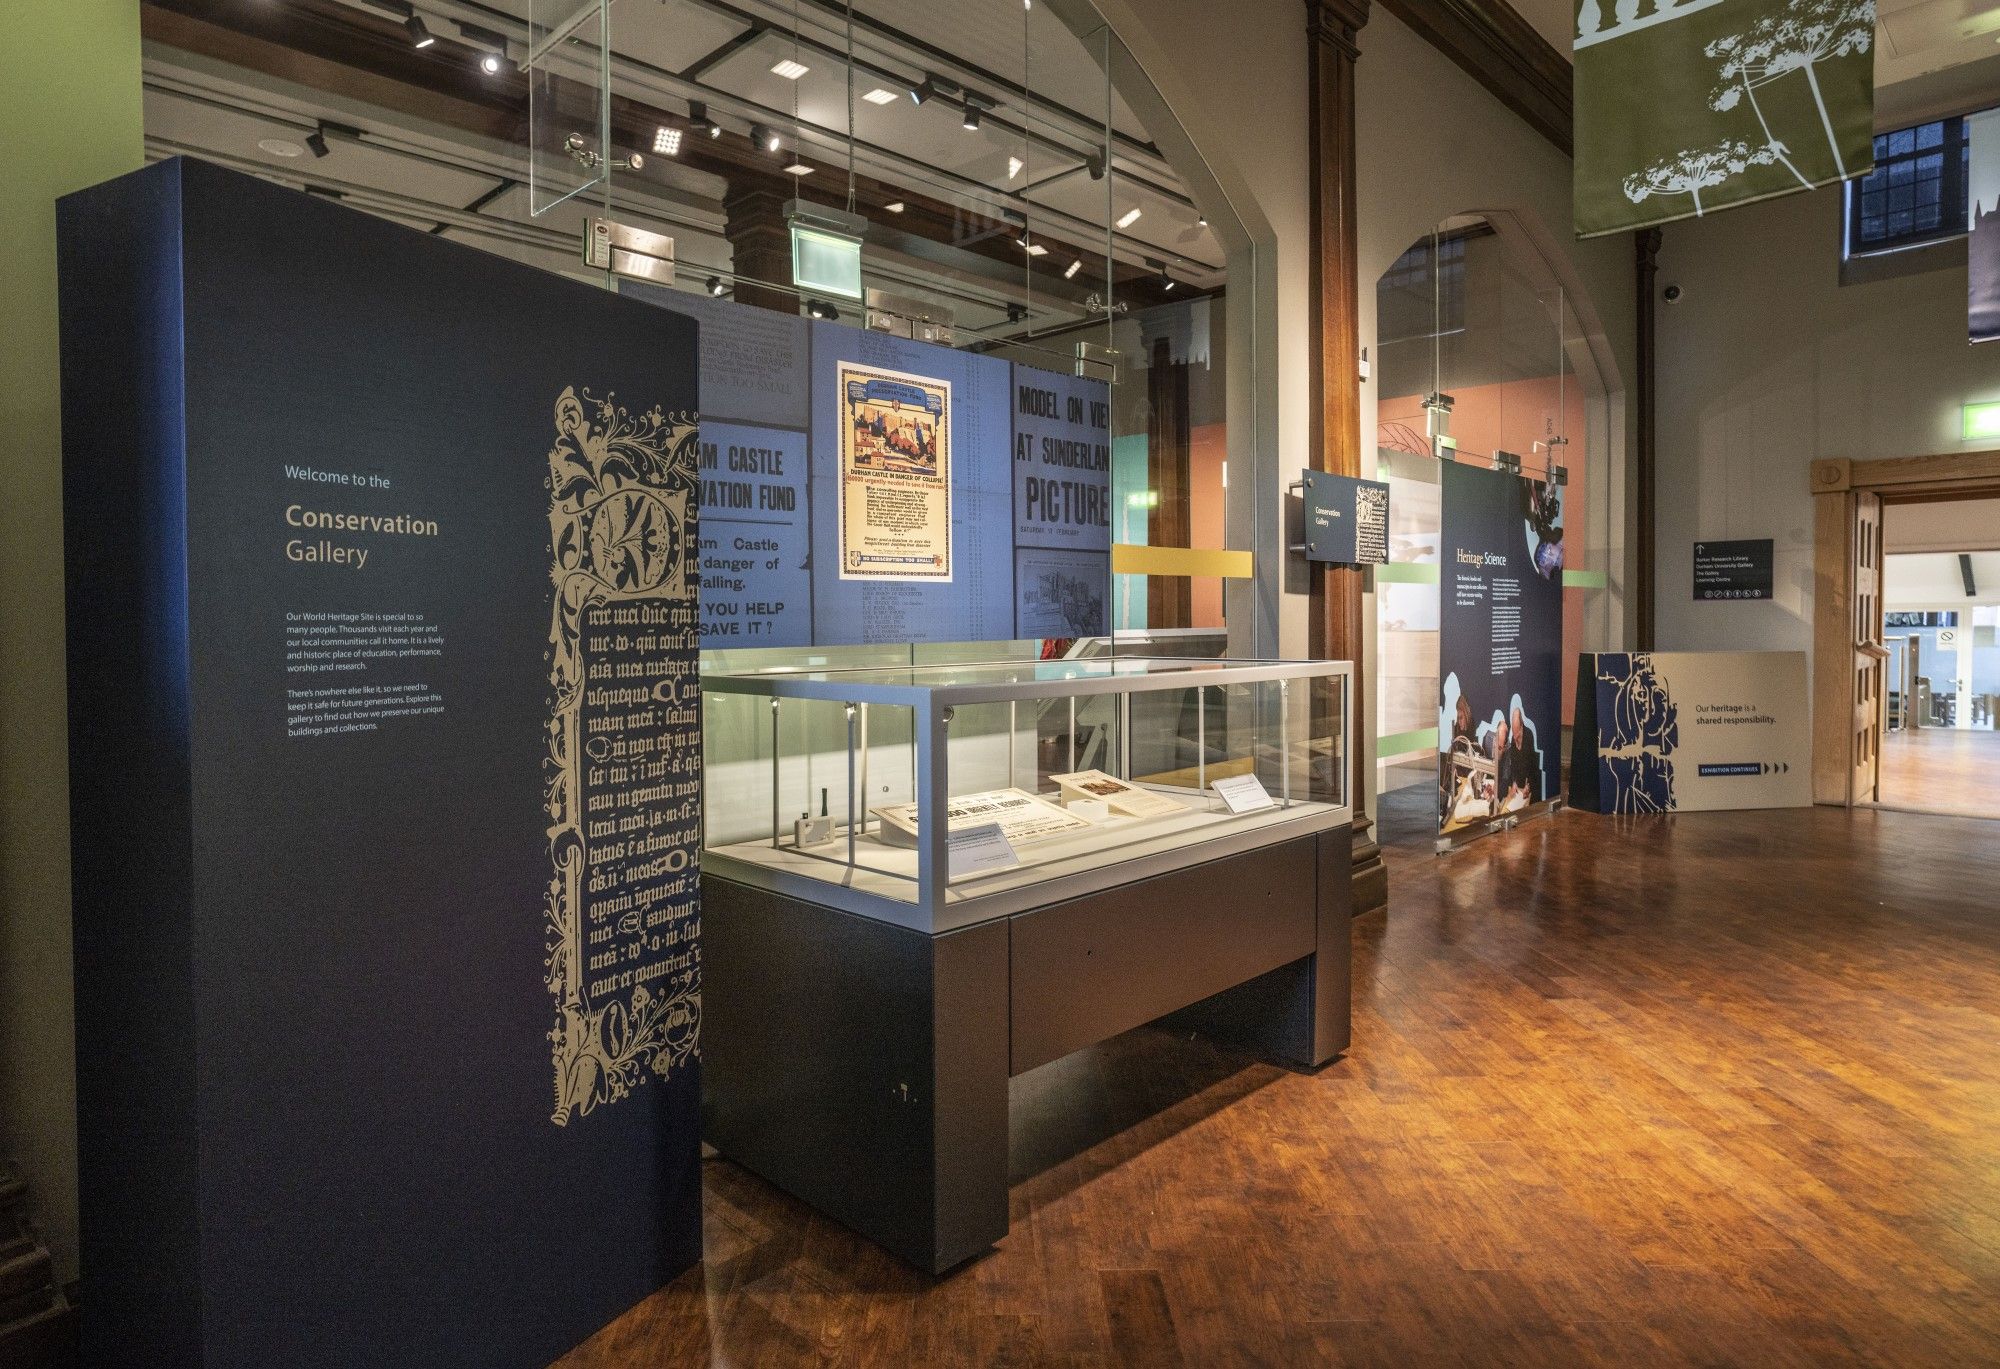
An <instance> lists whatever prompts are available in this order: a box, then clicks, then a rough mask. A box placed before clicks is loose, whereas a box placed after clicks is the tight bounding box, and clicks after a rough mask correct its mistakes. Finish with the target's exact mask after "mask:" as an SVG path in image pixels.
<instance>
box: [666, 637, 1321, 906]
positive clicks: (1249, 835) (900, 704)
mask: <svg viewBox="0 0 2000 1369" xmlns="http://www.w3.org/2000/svg"><path fill="white" fill-rule="evenodd" d="M1065 664H1070V663H1066V662H1060V661H1055V662H1027V661H1021V662H1005V661H1003V662H992V663H973V664H967V665H958V666H936V667H925V666H915V667H906V666H897V667H879V666H874V667H859V668H854V669H820V668H813V669H800V670H774V671H767V672H761V673H751V674H735V675H713V676H708V677H705V678H704V679H703V681H702V688H703V690H704V692H706V693H710V694H735V695H748V696H753V697H761V698H768V699H769V700H770V701H771V706H772V716H771V726H772V736H773V744H772V754H771V763H772V767H773V778H772V805H773V807H772V819H771V849H772V850H773V851H774V852H782V851H784V850H785V849H786V848H784V847H783V844H782V841H781V837H780V830H781V822H780V814H779V809H778V806H777V804H778V798H777V795H778V790H779V784H778V780H777V775H776V771H777V767H778V765H779V762H780V750H781V749H780V747H779V745H778V743H777V733H778V727H779V711H780V709H781V707H782V704H783V703H784V701H786V700H799V701H815V702H819V703H831V704H838V705H843V706H845V707H846V708H847V710H848V734H849V743H848V773H847V792H848V795H849V803H848V811H849V813H850V814H851V815H852V814H857V813H859V814H860V815H861V816H860V819H859V821H855V820H852V819H850V821H849V823H848V826H847V830H846V832H845V833H844V836H845V840H846V842H847V847H848V860H847V862H846V865H847V867H848V869H849V871H850V878H849V879H848V880H845V881H843V880H838V879H828V878H826V877H825V876H824V875H822V874H819V873H817V872H814V873H807V872H805V871H803V870H800V869H791V868H785V867H784V866H783V865H781V864H777V863H774V862H773V861H772V860H771V859H768V858H763V853H762V852H758V853H756V854H757V856H758V857H759V858H757V859H750V858H746V856H745V855H744V854H733V853H732V852H731V850H730V849H729V848H728V847H714V846H711V847H709V848H708V849H707V850H706V851H705V853H704V855H703V860H704V863H705V866H706V868H707V869H709V870H710V871H712V872H714V873H716V874H720V875H725V876H727V877H728V878H730V879H733V880H736V881H738V882H740V883H744V884H748V885H752V886H754V887H758V888H763V889H768V890H770V891H771V892H773V893H778V894H783V895H786V896H788V897H792V898H800V899H808V900H811V901H813V902H816V903H823V904H826V905H828V906H830V907H834V908H839V909H841V910H843V911H845V912H852V913H859V914H861V915H862V916H865V917H873V918H878V919H881V920H883V921H886V922H893V923H897V924H899V925H902V926H907V927H913V928H916V929H917V930H920V931H927V932H943V931H949V930H951V929H953V928H957V927H965V926H970V925H973V924H975V923H978V922H983V921H986V920H988V919H991V918H996V917H1006V916H1010V915H1012V914H1015V913H1019V912H1023V911H1026V910H1028V909H1032V908H1035V907H1039V906H1042V905H1045V904H1048V903H1052V902H1056V901H1059V900H1061V899H1065V898H1073V897H1076V896H1078V895H1080V894H1085V893H1091V892H1094V891H1098V890H1103V889H1108V888H1112V887H1115V886H1117V885H1121V884H1128V883H1131V882H1132V881H1134V880H1138V879H1145V878H1149V877H1152V876H1155V875H1160V874H1166V873H1169V872H1171V871H1173V870H1176V869H1180V868H1184V867H1186V866H1188V865H1193V864H1198V863H1200V862H1202V861H1206V860H1213V859H1215V858H1217V857H1220V856H1226V855H1234V854H1240V853H1243V852H1247V851H1252V850H1256V849H1258V848H1261V847H1264V846H1269V845H1271V844H1273V843H1275V842H1279V841H1283V840H1286V839H1288V838H1292V837H1299V836H1308V835H1312V834H1314V833H1317V832H1322V831H1327V830H1330V829H1332V828H1334V827H1337V826H1344V825H1347V824H1350V823H1351V822H1352V820H1353V799H1352V795H1351V794H1350V793H1348V792H1347V788H1346V777H1345V775H1344V774H1342V775H1341V776H1340V781H1341V785H1342V788H1341V795H1340V797H1341V801H1340V802H1339V803H1337V804H1336V803H1326V802H1295V801H1294V800H1293V799H1292V797H1291V795H1290V784H1289V777H1288V780H1287V783H1286V784H1285V785H1284V786H1283V788H1284V789H1285V791H1286V792H1285V793H1284V794H1281V795H1280V796H1279V800H1278V809H1277V810H1276V812H1274V813H1271V814H1268V815H1263V816H1260V817H1259V818H1258V819H1257V820H1255V821H1246V822H1237V823H1232V824H1230V825H1229V826H1227V827H1224V828H1219V829H1217V830H1214V831H1211V832H1205V833H1203V834H1202V835H1201V836H1200V837H1199V838H1198V839H1197V840H1193V841H1188V842H1174V841H1172V840H1169V839H1166V836H1170V835H1171V834H1165V835H1163V837H1162V839H1160V840H1157V841H1154V842H1152V843H1151V847H1152V849H1145V850H1141V851H1139V852H1137V853H1117V854H1114V856H1113V857H1112V858H1110V859H1107V860H1101V861H1099V860H1093V859H1092V858H1091V855H1090V853H1088V852H1079V853H1078V854H1077V855H1076V856H1074V857H1072V858H1070V859H1068V860H1065V861H1062V862H1056V863H1052V864H1050V865H1048V866H1046V867H1043V868H1045V869H1046V870H1047V873H1046V874H1045V875H1044V877H1042V878H1039V879H1035V880H1031V881H1028V882H1025V883H1019V884H1016V885H1014V886H1012V887H1007V888H1002V889H995V890H992V891H989V892H973V891H970V890H965V889H960V888H954V887H953V885H952V883H951V880H950V879H949V875H948V871H949V856H948V845H947V843H948V838H949V835H950V833H949V830H948V824H947V823H945V822H942V821H938V820H935V815H938V814H941V813H942V812H943V810H944V807H945V804H946V802H947V801H948V799H949V794H950V780H949V752H950V744H951V737H950V729H951V723H952V717H953V713H954V711H955V710H957V709H960V708H965V707H970V706H973V705H979V704H997V703H1005V704H1008V705H1010V706H1018V705H1020V704H1023V703H1028V702H1039V701H1042V700H1047V699H1052V698H1054V699H1061V698H1068V699H1070V700H1071V701H1072V708H1073V707H1074V701H1075V700H1077V699H1081V698H1090V697H1097V696H1102V695H1114V696H1117V697H1118V699H1119V704H1118V707H1119V709H1120V715H1121V716H1120V724H1119V727H1118V758H1119V771H1120V777H1121V778H1126V779H1130V778H1131V776H1130V737H1131V728H1130V717H1129V712H1130V701H1131V697H1132V696H1133V695H1135V694H1145V693H1154V692H1161V691H1169V690H1188V689H1198V690H1206V689H1210V688H1226V687H1228V686H1230V685H1246V684H1269V683H1276V684H1278V686H1279V692H1280V699H1281V700H1283V701H1284V702H1282V703H1281V712H1280V717H1279V719H1278V726H1279V728H1280V730H1281V734H1282V733H1283V732H1284V730H1285V729H1287V728H1288V727H1289V725H1290V721H1291V709H1292V707H1293V706H1294V705H1293V704H1292V703H1291V696H1292V693H1293V691H1291V690H1290V689H1289V688H1288V686H1289V684H1290V682H1292V681H1295V680H1310V679H1321V678H1338V679H1340V680H1342V681H1343V684H1342V687H1341V691H1340V694H1341V718H1340V723H1339V734H1338V735H1339V737H1340V740H1341V745H1342V747H1343V748H1345V747H1347V746H1348V745H1350V744H1351V741H1350V739H1351V737H1352V734H1353V716H1352V714H1353V706H1354V705H1353V698H1354V695H1353V689H1352V676H1353V670H1354V667H1353V665H1352V663H1351V662H1347V661H1238V660H1189V659H1181V658H1173V657H1145V658H1135V657H1129V656H1125V657H1107V658H1099V659H1096V660H1090V661H1082V662H1076V663H1074V664H1076V665H1078V666H1081V667H1097V669H1094V670H1091V669H1084V670H1080V671H1079V673H1077V674H1075V675H1064V674H1061V673H1059V670H1060V667H1062V666H1063V665H1065ZM1126 665H1143V666H1145V667H1146V668H1145V669H1143V670H1138V671H1125V670H1123V669H1122V668H1121V667H1123V666H1126ZM1040 667H1046V668H1049V669H1050V670H1051V672H1052V673H1050V674H1047V675H1041V674H1037V675H1033V676H1031V677H1029V678H1021V679H1013V680H988V681H975V682H970V683H938V684H929V683H911V682H900V681H896V680H891V679H886V678H884V677H886V676H894V675H904V676H917V675H921V674H925V673H931V672H935V673H937V674H939V675H949V674H952V673H961V672H968V671H980V670H1004V669H1009V668H1011V669H1018V670H1023V671H1027V670H1032V669H1036V668H1040ZM1107 667H1108V668H1109V669H1106V668H1107ZM871 705H873V706H890V707H896V708H907V709H910V710H912V717H913V719H914V726H913V729H912V730H913V733H914V745H915V753H916V757H915V771H916V784H915V790H916V803H917V808H918V812H919V814H920V818H919V824H918V827H919V831H918V837H917V851H918V858H917V876H916V886H917V887H916V897H915V900H914V901H910V900H905V899H897V898H892V897H887V896H885V895H883V894H881V893H878V892H874V891H872V890H870V889H866V888H861V887H857V886H856V885H855V884H854V883H853V881H852V878H851V874H852V871H853V870H854V868H855V860H854V851H855V844H856V841H857V839H858V838H859V837H861V836H863V835H865V832H866V822H867V818H866V813H865V811H863V810H862V808H861V806H860V803H859V801H858V799H857V797H856V796H857V793H858V791H859V790H861V789H863V788H865V786H866V766H867V761H866V739H867V728H868V722H867V709H868V708H869V707H870V706H871ZM1196 714H1197V718H1198V719H1199V720H1200V723H1199V725H1201V726H1204V727H1205V721H1206V710H1205V709H1202V708H1197V710H1196ZM1205 740H1206V739H1205V737H1204V738H1203V739H1202V742H1201V743H1200V744H1199V746H1200V749H1201V750H1202V752H1203V755H1202V759H1201V760H1200V761H1199V762H1198V764H1199V765H1200V766H1201V767H1202V769H1203V771H1204V773H1203V774H1202V777H1201V780H1200V782H1199V783H1198V789H1199V790H1200V791H1203V792H1205V791H1206V788H1207V785H1206V774H1205V769H1206V757H1205ZM1291 751H1292V748H1291V746H1290V745H1289V744H1286V745H1283V746H1281V747H1280V748H1279V752H1280V763H1281V764H1283V765H1289V763H1290V758H1291ZM1343 754H1345V753H1344V750H1343ZM1184 792H1185V791H1184ZM749 844H750V843H735V845H736V846H737V847H738V848H739V851H740V850H741V848H744V847H747V846H748V845H749ZM1137 844H1138V845H1140V846H1142V847H1143V846H1146V845H1147V844H1148V843H1146V842H1144V841H1143V840H1142V841H1141V842H1139V843H1137ZM824 859H826V858H825V857H818V856H811V855H808V854H804V853H802V854H801V855H800V856H799V860H800V861H804V860H824Z"/></svg>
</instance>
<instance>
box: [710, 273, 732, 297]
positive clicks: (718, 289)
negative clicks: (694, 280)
mask: <svg viewBox="0 0 2000 1369" xmlns="http://www.w3.org/2000/svg"><path fill="white" fill-rule="evenodd" d="M728 288H729V287H728V286H726V285H724V284H723V283H722V277H720V276H710V277H709V278H708V293H709V294H711V295H714V296H715V297H716V298H717V299H720V298H721V297H722V296H723V294H724V292H726V291H727V290H728Z"/></svg>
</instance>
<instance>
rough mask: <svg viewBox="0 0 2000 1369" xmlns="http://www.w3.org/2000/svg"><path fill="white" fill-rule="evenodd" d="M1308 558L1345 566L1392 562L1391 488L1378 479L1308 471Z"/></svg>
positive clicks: (1305, 506) (1306, 513) (1306, 521)
mask: <svg viewBox="0 0 2000 1369" xmlns="http://www.w3.org/2000/svg"><path fill="white" fill-rule="evenodd" d="M1303 479H1304V482H1305V497H1304V500H1303V504H1304V508H1305V523H1306V559H1307V560H1308V561H1331V562H1334V563H1337V564H1339V565H1346V566H1379V565H1384V564H1386V563H1387V562H1388V560H1389V487H1388V485H1387V484H1385V483H1383V482H1382V481H1380V480H1357V479H1356V478H1355V477H1353V476H1351V475H1334V474H1332V473H1330V472H1327V471H1307V472H1305V473H1304V476H1303Z"/></svg>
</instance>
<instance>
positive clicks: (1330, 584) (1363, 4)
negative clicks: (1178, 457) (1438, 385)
mask: <svg viewBox="0 0 2000 1369" xmlns="http://www.w3.org/2000/svg"><path fill="white" fill-rule="evenodd" d="M1367 22H1368V0H1306V40H1307V58H1306V61H1307V84H1308V87H1309V89H1310V92H1311V94H1310V98H1311V102H1312V106H1311V123H1312V135H1311V144H1310V147H1309V149H1308V152H1309V161H1310V165H1311V176H1312V418H1311V422H1310V424H1309V427H1310V430H1311V443H1310V449H1309V452H1308V459H1309V460H1310V462H1311V465H1312V468H1313V469H1314V470H1319V471H1331V472H1334V473H1336V474H1339V475H1357V476H1358V475H1360V474H1361V451H1362V442H1361V377H1360V357H1361V312H1360V301H1359V299H1358V298H1357V291H1358V290H1359V288H1360V285H1359V281H1358V280H1357V279H1356V276H1357V273H1358V261H1357V257H1358V253H1357V249H1356V246H1355V225H1356V207H1355V203H1354V60H1355V58H1356V57H1357V56H1359V55H1360V48H1359V47H1358V46H1357V45H1356V41H1355V38H1356V35H1357V34H1358V33H1359V32H1360V30H1361V27H1362V25H1364V24H1366V23H1367ZM1361 593H1362V572H1361V571H1360V570H1359V569H1358V568H1355V567H1351V566H1314V567H1313V568H1312V571H1311V607H1310V613H1311V629H1310V635H1309V637H1308V649H1309V651H1310V652H1311V654H1312V655H1313V656H1315V657H1317V658H1319V659H1321V660H1342V661H1352V662H1354V680H1353V685H1354V731H1355V734H1356V738H1357V739H1358V738H1359V736H1360V735H1361V734H1362V733H1363V732H1364V731H1365V730H1367V729H1368V728H1369V718H1370V713H1369V708H1370V706H1371V695H1372V691H1371V690H1370V689H1369V687H1368V685H1369V672H1370V670H1371V669H1372V667H1373V664H1374V663H1373V662H1372V661H1371V660H1368V659H1366V657H1365V653H1364V651H1363V649H1362V648H1363V643H1364V637H1363V624H1362V621H1361ZM1352 752H1353V754H1352V764H1353V770H1352V774H1351V776H1350V779H1349V792H1350V793H1351V794H1352V795H1353V797H1354V910H1355V912H1356V913H1364V912H1368V911H1370V910H1371V909H1375V908H1379V907H1382V906H1383V905H1384V904H1385V903H1387V902H1388V898H1389V875H1388V871H1387V870H1386V869H1385V868H1384V867H1383V865H1382V848H1381V847H1380V846H1378V845H1377V844H1376V842H1375V839H1374V836H1373V834H1372V829H1373V827H1374V823H1373V820H1372V819H1371V818H1370V817H1369V816H1368V812H1367V808H1368V799H1367V795H1368V787H1367V780H1368V774H1367V751H1366V748H1365V747H1363V746H1361V745H1360V744H1359V742H1358V740H1356V742H1355V744H1354V745H1353V747H1352Z"/></svg>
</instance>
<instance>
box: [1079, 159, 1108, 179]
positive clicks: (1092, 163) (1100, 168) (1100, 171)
mask: <svg viewBox="0 0 2000 1369" xmlns="http://www.w3.org/2000/svg"><path fill="white" fill-rule="evenodd" d="M1083 169H1084V170H1085V171H1088V172H1089V173H1090V179H1092V180H1093V181H1101V180H1103V179H1104V154H1103V153H1101V152H1093V153H1091V154H1090V156H1088V157H1086V158H1085V159H1084V162H1083Z"/></svg>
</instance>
